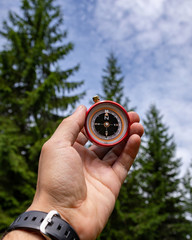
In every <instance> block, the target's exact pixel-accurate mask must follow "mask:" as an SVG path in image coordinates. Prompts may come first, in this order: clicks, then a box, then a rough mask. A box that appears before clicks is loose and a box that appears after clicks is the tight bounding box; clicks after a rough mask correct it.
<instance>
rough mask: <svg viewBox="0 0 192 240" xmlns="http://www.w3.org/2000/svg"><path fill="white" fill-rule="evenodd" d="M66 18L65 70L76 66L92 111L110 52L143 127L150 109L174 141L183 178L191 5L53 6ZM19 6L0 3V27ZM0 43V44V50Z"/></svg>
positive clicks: (177, 0)
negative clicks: (69, 44) (68, 50)
mask: <svg viewBox="0 0 192 240" xmlns="http://www.w3.org/2000/svg"><path fill="white" fill-rule="evenodd" d="M56 4H59V5H60V6H61V8H62V12H63V14H64V28H65V29H66V30H67V31H68V36H67V41H71V42H73V43H74V46H75V48H74V51H72V52H71V53H70V55H69V56H67V57H66V58H65V61H64V62H63V65H64V66H63V67H64V68H65V67H66V68H67V67H68V66H74V65H76V63H80V65H81V67H80V70H79V72H78V73H77V74H76V76H75V77H74V78H75V80H84V81H85V83H84V86H83V90H84V89H86V92H87V94H86V97H85V98H83V99H82V101H81V103H82V104H85V105H86V106H87V107H89V106H90V103H89V102H90V100H91V98H92V96H94V95H95V94H97V93H100V92H101V89H102V86H101V76H102V74H103V71H102V69H103V68H105V67H106V64H107V60H106V58H107V57H108V56H109V53H110V52H111V51H113V52H114V54H115V55H116V57H117V59H118V63H119V65H120V66H121V69H122V73H123V75H124V77H125V78H124V94H125V95H126V96H127V97H129V99H130V101H131V102H130V107H134V106H136V111H137V112H138V113H139V115H140V118H141V121H142V120H143V119H144V118H145V114H146V112H147V111H148V110H149V106H150V105H151V104H155V105H156V107H157V108H158V109H159V110H160V112H161V114H162V115H163V122H164V123H165V124H166V126H168V127H169V134H173V135H174V141H175V143H176V145H177V150H176V157H180V158H182V161H183V166H182V171H181V173H182V174H183V173H184V172H185V170H186V169H187V168H188V166H189V162H190V160H191V159H192V147H191V142H192V141H191V140H192V1H191V0H134V1H133V0H56ZM20 5H21V1H20V0H14V1H13V0H0V27H2V24H1V23H2V21H3V20H6V19H7V17H8V11H14V12H17V13H20V8H19V7H20ZM2 44H3V40H2V39H0V46H1V45H2Z"/></svg>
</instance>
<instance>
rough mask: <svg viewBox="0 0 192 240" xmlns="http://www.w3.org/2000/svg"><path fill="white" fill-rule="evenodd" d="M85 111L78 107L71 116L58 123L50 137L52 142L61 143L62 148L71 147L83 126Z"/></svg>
mask: <svg viewBox="0 0 192 240" xmlns="http://www.w3.org/2000/svg"><path fill="white" fill-rule="evenodd" d="M86 111H87V110H86V107H85V106H84V105H80V106H79V107H78V108H77V109H76V110H75V112H74V113H73V114H72V115H71V116H69V117H67V118H65V119H64V120H63V121H62V122H61V123H60V125H59V126H58V128H57V129H56V131H55V132H54V134H53V136H52V137H51V138H52V140H53V139H54V141H57V142H62V145H64V146H72V145H73V144H74V142H75V141H76V139H77V136H78V134H79V133H80V131H81V129H82V128H83V126H84V123H85V118H86Z"/></svg>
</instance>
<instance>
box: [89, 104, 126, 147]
mask: <svg viewBox="0 0 192 240" xmlns="http://www.w3.org/2000/svg"><path fill="white" fill-rule="evenodd" d="M85 129H86V132H87V135H88V137H89V138H90V140H91V141H92V142H94V143H96V144H99V145H102V146H113V145H115V144H117V143H119V142H121V141H122V140H123V139H124V138H125V137H126V136H127V134H128V130H129V118H128V114H127V112H126V111H125V109H124V108H123V107H122V106H121V105H119V104H118V103H115V102H112V101H103V102H98V103H96V104H94V105H93V106H92V107H91V108H90V109H89V110H88V112H87V119H86V124H85Z"/></svg>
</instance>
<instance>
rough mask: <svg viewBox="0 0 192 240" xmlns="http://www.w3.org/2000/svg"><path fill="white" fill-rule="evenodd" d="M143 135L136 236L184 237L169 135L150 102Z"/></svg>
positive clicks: (187, 233) (176, 166)
mask: <svg viewBox="0 0 192 240" xmlns="http://www.w3.org/2000/svg"><path fill="white" fill-rule="evenodd" d="M144 128H145V138H144V141H143V144H142V151H141V154H140V157H139V159H138V160H137V161H138V163H139V166H138V167H139V168H140V169H141V171H140V172H139V178H140V193H141V195H142V197H143V202H144V203H145V205H144V209H142V208H141V209H140V211H141V213H142V216H141V218H140V219H138V222H137V226H136V227H137V234H136V237H137V238H136V239H144V240H145V239H148V240H150V239H151V240H153V239H161V240H171V239H188V237H189V236H191V234H192V231H191V229H190V228H189V221H188V220H187V219H186V215H185V209H184V207H183V204H182V201H181V197H182V194H181V191H180V186H179V183H180V179H179V177H178V176H179V169H180V165H181V160H180V159H177V158H175V150H176V146H175V143H174V141H173V136H170V135H169V134H168V128H167V127H166V126H165V124H164V123H163V121H162V116H161V115H160V113H159V111H158V110H157V108H156V107H155V106H154V105H152V106H151V107H150V109H149V111H148V113H147V115H146V120H144Z"/></svg>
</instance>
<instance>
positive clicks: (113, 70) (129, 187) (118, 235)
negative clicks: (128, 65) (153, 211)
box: [98, 52, 140, 240]
mask: <svg viewBox="0 0 192 240" xmlns="http://www.w3.org/2000/svg"><path fill="white" fill-rule="evenodd" d="M103 72H104V75H103V76H102V89H103V95H101V98H102V99H107V100H111V101H115V102H118V103H119V104H121V105H122V106H123V107H124V108H125V109H126V110H127V111H130V110H133V109H129V107H128V104H129V98H128V96H126V97H124V91H123V89H124V86H123V83H124V76H122V70H121V67H120V66H119V65H118V60H117V58H116V57H115V55H114V53H112V52H111V53H110V54H109V57H107V66H106V68H104V69H103ZM135 181H137V179H136V174H135V172H134V171H131V173H129V175H128V177H127V179H126V181H125V182H124V184H123V185H122V188H121V191H120V194H119V197H118V199H117V201H116V204H115V208H114V211H113V213H112V215H111V217H110V219H109V221H108V223H107V226H106V227H105V229H104V231H103V232H102V234H101V235H100V236H99V238H98V239H101V240H103V239H105V240H106V239H107V240H108V239H109V240H110V239H125V240H128V239H132V238H130V237H131V235H130V229H129V228H127V226H126V225H127V224H130V225H131V224H134V219H133V218H134V217H133V216H131V215H130V214H129V210H130V209H131V208H132V207H133V205H134V206H135V207H137V206H138V205H139V204H140V198H138V194H137V193H138V191H139V189H138V185H136V184H135ZM135 199H137V200H135ZM125 224H126V225H125ZM128 229H129V231H128Z"/></svg>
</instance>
